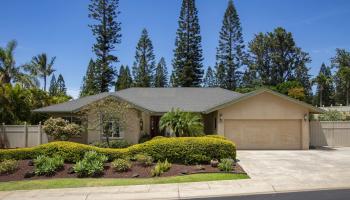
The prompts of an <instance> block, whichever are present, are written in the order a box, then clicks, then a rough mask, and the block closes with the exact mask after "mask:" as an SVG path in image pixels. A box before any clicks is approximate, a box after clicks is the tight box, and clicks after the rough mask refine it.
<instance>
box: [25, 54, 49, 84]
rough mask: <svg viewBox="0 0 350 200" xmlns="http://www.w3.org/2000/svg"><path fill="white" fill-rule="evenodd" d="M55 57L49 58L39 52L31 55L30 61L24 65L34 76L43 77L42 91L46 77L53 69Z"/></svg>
mask: <svg viewBox="0 0 350 200" xmlns="http://www.w3.org/2000/svg"><path fill="white" fill-rule="evenodd" d="M55 60H56V57H52V58H51V59H50V60H49V58H48V56H47V55H46V53H42V54H39V55H37V56H35V57H33V59H32V61H31V63H30V64H29V65H27V66H26V68H27V71H30V73H31V74H32V75H34V76H39V77H41V78H43V81H44V91H46V81H47V80H46V79H47V77H49V76H50V75H51V74H52V73H53V72H54V71H55V69H54V68H53V65H54V64H55Z"/></svg>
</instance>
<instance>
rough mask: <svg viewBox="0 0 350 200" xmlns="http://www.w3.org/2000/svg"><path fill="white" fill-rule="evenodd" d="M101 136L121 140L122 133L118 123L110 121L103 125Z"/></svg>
mask: <svg viewBox="0 0 350 200" xmlns="http://www.w3.org/2000/svg"><path fill="white" fill-rule="evenodd" d="M103 135H104V137H107V136H108V137H110V138H121V137H122V131H121V127H120V126H119V123H118V122H117V121H110V122H107V123H105V124H104V127H103Z"/></svg>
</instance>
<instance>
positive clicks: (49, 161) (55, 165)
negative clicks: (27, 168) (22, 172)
mask: <svg viewBox="0 0 350 200" xmlns="http://www.w3.org/2000/svg"><path fill="white" fill-rule="evenodd" d="M63 165H64V160H63V159H62V158H61V157H60V156H54V157H48V156H44V155H40V156H38V157H37V158H36V159H35V160H34V167H35V170H34V172H35V174H36V175H46V176H50V175H53V174H55V172H56V171H57V170H58V169H60V168H62V167H63Z"/></svg>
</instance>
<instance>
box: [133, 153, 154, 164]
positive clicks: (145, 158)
mask: <svg viewBox="0 0 350 200" xmlns="http://www.w3.org/2000/svg"><path fill="white" fill-rule="evenodd" d="M135 159H136V161H137V162H138V163H139V164H140V165H143V166H145V167H147V166H151V165H152V164H153V158H152V157H151V156H149V155H147V154H137V155H136V156H135Z"/></svg>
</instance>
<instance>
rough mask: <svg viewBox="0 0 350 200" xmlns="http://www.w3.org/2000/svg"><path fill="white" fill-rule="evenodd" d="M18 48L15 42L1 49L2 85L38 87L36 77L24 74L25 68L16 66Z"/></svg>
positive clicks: (0, 69)
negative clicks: (15, 52) (13, 84)
mask: <svg viewBox="0 0 350 200" xmlns="http://www.w3.org/2000/svg"><path fill="white" fill-rule="evenodd" d="M16 47H17V42H16V41H15V40H12V41H10V42H9V43H8V44H7V46H6V48H2V47H0V83H1V85H4V84H6V83H11V82H17V83H21V85H22V86H25V87H36V86H38V85H39V83H38V81H37V79H35V77H33V76H31V75H28V74H25V73H23V72H22V70H23V69H25V67H24V66H16V61H15V58H14V51H15V49H16Z"/></svg>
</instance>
